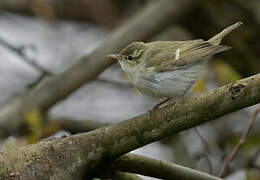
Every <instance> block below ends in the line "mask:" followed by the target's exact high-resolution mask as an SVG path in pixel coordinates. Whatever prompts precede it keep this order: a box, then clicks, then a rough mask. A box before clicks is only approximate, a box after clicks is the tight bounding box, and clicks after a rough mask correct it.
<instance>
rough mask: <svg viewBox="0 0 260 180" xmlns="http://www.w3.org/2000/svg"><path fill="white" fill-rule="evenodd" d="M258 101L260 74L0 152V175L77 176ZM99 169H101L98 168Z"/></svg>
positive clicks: (11, 176)
mask: <svg viewBox="0 0 260 180" xmlns="http://www.w3.org/2000/svg"><path fill="white" fill-rule="evenodd" d="M259 102H260V74H257V75H254V76H251V77H249V78H246V79H242V80H240V81H237V82H235V83H232V84H229V85H226V86H223V87H220V88H218V89H216V90H214V91H211V92H208V93H204V94H202V95H200V96H199V97H190V98H183V99H181V100H180V101H179V102H178V104H177V105H176V106H175V105H168V106H166V107H163V108H161V109H159V110H157V111H156V112H154V113H153V115H152V116H149V113H146V114H143V115H140V116H138V117H135V118H132V119H129V120H126V121H122V122H119V123H116V124H113V125H109V126H107V127H102V128H99V129H97V130H94V131H91V132H88V133H82V134H78V135H73V136H70V137H66V138H60V139H56V140H53V141H43V142H40V143H38V144H34V145H28V146H25V147H22V148H17V149H14V150H11V151H7V152H3V153H1V154H0V179H19V180H21V179H32V180H33V179H64V180H67V179H68V180H74V179H75V180H76V179H77V180H78V179H81V178H82V176H83V175H84V176H85V177H86V176H87V177H93V176H94V175H95V173H97V171H98V170H99V168H100V169H101V167H102V166H105V165H106V163H108V162H111V161H112V160H114V159H116V158H117V157H119V156H121V155H123V154H125V153H127V152H130V151H132V150H135V149H137V148H139V147H142V146H144V145H146V144H149V143H152V142H154V141H157V140H159V139H162V138H164V137H166V136H168V135H170V134H175V133H178V132H181V131H183V130H186V129H189V128H191V127H194V126H197V125H200V124H202V123H205V122H208V121H210V120H213V119H215V118H218V117H220V116H223V115H225V114H228V113H231V112H234V111H237V110H239V109H242V108H244V107H248V106H250V105H254V104H257V103H259ZM99 173H100V172H99Z"/></svg>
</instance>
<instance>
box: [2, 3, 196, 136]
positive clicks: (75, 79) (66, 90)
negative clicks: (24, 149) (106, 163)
mask: <svg viewBox="0 0 260 180" xmlns="http://www.w3.org/2000/svg"><path fill="white" fill-rule="evenodd" d="M194 2H196V0H183V1H169V0H161V1H158V2H154V3H152V4H151V5H149V6H148V7H146V8H145V9H143V10H141V11H140V12H139V13H137V14H136V15H135V16H134V17H133V18H132V19H130V20H129V21H126V22H125V24H123V25H122V26H120V27H119V28H118V29H116V30H115V31H114V32H112V33H111V35H110V36H109V37H108V38H107V39H106V40H105V41H104V43H103V44H102V45H101V46H99V47H98V48H97V49H96V50H95V51H93V52H92V53H90V54H89V55H87V56H85V57H82V58H81V60H79V61H78V63H76V64H75V65H74V66H72V67H71V68H69V69H68V70H66V71H65V72H64V73H62V74H60V75H56V76H53V77H51V78H49V79H47V80H45V81H44V80H43V82H44V83H42V85H41V86H40V87H38V88H35V89H34V90H33V91H32V92H30V93H28V94H26V95H25V96H24V97H23V98H20V100H19V101H18V100H16V99H15V100H14V101H13V102H11V103H9V104H8V105H7V106H8V107H6V106H5V107H3V108H2V109H1V110H0V136H6V135H9V134H11V133H13V132H16V131H17V129H19V127H21V126H22V125H23V117H24V114H25V113H26V112H28V111H31V109H33V108H38V109H39V110H40V111H47V110H48V109H49V108H50V107H52V106H53V105H55V104H56V103H57V102H59V101H61V100H62V99H64V98H66V97H67V96H69V95H70V94H71V93H72V92H73V91H75V90H76V89H78V88H79V87H81V86H82V85H83V84H84V83H87V82H90V81H92V80H94V79H95V78H96V77H97V76H98V75H99V74H100V73H101V72H103V71H104V70H105V69H106V68H107V67H109V66H110V65H111V64H112V62H111V61H108V60H106V59H105V55H107V54H109V53H113V52H118V50H119V49H121V48H122V47H124V46H126V45H127V44H128V43H130V42H132V41H138V40H139V41H140V40H146V39H147V38H149V37H150V36H152V35H154V34H155V33H157V32H159V31H160V30H161V29H162V28H164V27H166V26H167V25H168V24H169V23H170V22H173V21H174V20H176V19H177V18H178V17H179V16H180V15H182V14H183V12H184V11H186V10H188V9H189V8H190V7H191V6H192V4H193V3H194ZM156 12H160V13H156ZM6 124H8V126H6Z"/></svg>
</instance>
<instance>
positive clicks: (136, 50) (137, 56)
mask: <svg viewBox="0 0 260 180" xmlns="http://www.w3.org/2000/svg"><path fill="white" fill-rule="evenodd" d="M144 50H145V43H143V42H133V43H131V44H129V45H128V46H126V47H125V48H124V49H122V51H121V52H120V53H119V54H110V55H107V56H106V57H107V58H109V59H111V60H117V61H119V63H120V64H121V67H122V69H123V70H124V71H126V72H128V71H129V69H133V68H134V67H136V66H137V65H138V64H140V63H141V62H142V59H143V58H142V54H143V52H144Z"/></svg>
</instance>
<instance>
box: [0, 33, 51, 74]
mask: <svg viewBox="0 0 260 180" xmlns="http://www.w3.org/2000/svg"><path fill="white" fill-rule="evenodd" d="M0 44H1V45H2V46H4V47H5V48H7V49H9V50H11V51H12V52H13V53H15V54H16V55H18V56H19V57H21V59H22V60H23V61H24V62H25V63H26V64H28V65H30V66H31V67H33V68H35V69H37V70H38V71H40V72H41V73H42V74H44V75H51V74H52V73H51V72H49V71H47V70H45V69H43V68H42V67H41V66H39V64H38V63H36V61H35V59H32V58H29V57H28V56H27V55H26V54H25V48H26V47H27V46H25V45H24V46H20V47H16V46H14V45H12V44H10V43H9V42H7V41H6V40H5V39H3V38H2V37H0Z"/></svg>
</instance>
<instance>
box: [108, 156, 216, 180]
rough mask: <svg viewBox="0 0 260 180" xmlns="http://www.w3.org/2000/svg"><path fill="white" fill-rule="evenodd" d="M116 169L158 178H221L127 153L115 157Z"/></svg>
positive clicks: (191, 179) (190, 179)
mask: <svg viewBox="0 0 260 180" xmlns="http://www.w3.org/2000/svg"><path fill="white" fill-rule="evenodd" d="M112 167H113V169H115V170H117V171H124V172H130V173H136V174H142V175H145V176H151V177H155V178H160V179H181V180H220V179H221V178H218V177H215V176H212V175H209V174H207V173H204V172H200V171H197V170H194V169H191V168H187V167H184V166H180V165H177V164H173V163H167V162H163V161H160V160H156V159H152V158H148V157H144V156H139V155H135V154H127V155H123V156H121V157H119V158H117V159H116V160H115V161H114V162H113V165H112Z"/></svg>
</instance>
